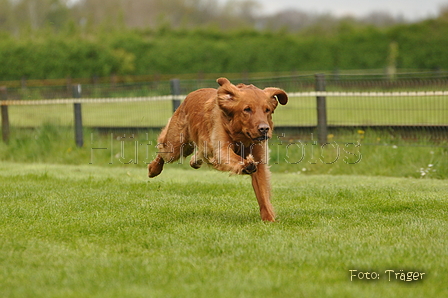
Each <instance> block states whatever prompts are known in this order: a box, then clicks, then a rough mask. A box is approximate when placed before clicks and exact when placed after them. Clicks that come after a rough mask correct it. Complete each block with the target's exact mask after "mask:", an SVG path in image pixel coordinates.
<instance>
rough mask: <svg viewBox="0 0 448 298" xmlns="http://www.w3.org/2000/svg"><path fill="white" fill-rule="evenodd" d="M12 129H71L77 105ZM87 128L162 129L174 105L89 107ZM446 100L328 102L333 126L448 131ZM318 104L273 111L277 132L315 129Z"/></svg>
mask: <svg viewBox="0 0 448 298" xmlns="http://www.w3.org/2000/svg"><path fill="white" fill-rule="evenodd" d="M9 110H10V111H9V114H10V117H9V118H10V121H11V126H13V127H36V126H38V125H42V124H44V123H53V124H56V125H63V126H68V125H73V105H70V104H58V105H38V106H11V107H10V108H9ZM82 111H83V124H84V125H85V126H87V127H161V126H164V125H165V124H166V122H167V119H168V118H169V117H171V114H172V104H171V101H156V102H122V103H101V104H100V103H85V104H83V106H82ZM447 113H448V100H447V98H446V97H442V96H426V97H346V98H344V97H328V98H327V117H328V124H329V125H447V124H448V123H447V117H446V115H447ZM316 114H317V113H316V98H314V97H296V98H294V97H292V98H290V100H289V102H288V104H287V105H286V106H284V107H283V106H280V107H279V108H278V109H276V111H275V115H274V121H275V124H276V125H278V126H313V125H316V123H317V116H316Z"/></svg>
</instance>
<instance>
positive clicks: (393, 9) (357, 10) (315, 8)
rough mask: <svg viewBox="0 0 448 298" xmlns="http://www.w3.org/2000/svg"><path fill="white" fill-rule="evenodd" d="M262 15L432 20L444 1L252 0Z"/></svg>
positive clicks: (447, 0) (446, 2)
mask: <svg viewBox="0 0 448 298" xmlns="http://www.w3.org/2000/svg"><path fill="white" fill-rule="evenodd" d="M256 1H257V2H258V3H260V4H261V5H262V7H263V10H262V11H263V13H269V12H275V11H279V10H284V9H290V8H294V9H298V10H303V11H307V12H315V13H332V14H333V15H335V16H345V15H353V16H363V15H366V14H368V13H369V12H372V11H385V12H389V13H391V14H392V15H393V16H398V15H401V16H403V17H405V18H406V19H408V20H416V19H422V18H428V17H433V16H436V15H437V14H438V12H439V8H440V6H441V5H445V6H448V0H256Z"/></svg>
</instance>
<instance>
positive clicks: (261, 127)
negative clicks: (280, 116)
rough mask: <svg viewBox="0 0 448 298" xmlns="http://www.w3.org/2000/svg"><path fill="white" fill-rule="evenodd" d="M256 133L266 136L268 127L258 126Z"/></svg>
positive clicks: (264, 125)
mask: <svg viewBox="0 0 448 298" xmlns="http://www.w3.org/2000/svg"><path fill="white" fill-rule="evenodd" d="M258 131H259V132H260V133H261V134H263V135H265V134H267V133H268V132H269V125H267V124H260V125H258Z"/></svg>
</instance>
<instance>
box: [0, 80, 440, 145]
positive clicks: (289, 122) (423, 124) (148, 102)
mask: <svg viewBox="0 0 448 298" xmlns="http://www.w3.org/2000/svg"><path fill="white" fill-rule="evenodd" d="M230 79H231V81H232V82H233V83H240V82H243V83H247V84H249V83H251V84H254V85H256V86H257V87H259V88H265V87H271V86H275V87H279V88H283V89H284V90H285V91H287V92H288V94H289V96H290V101H289V103H288V105H286V106H281V107H279V108H278V109H277V111H276V112H275V115H274V121H275V124H276V131H277V132H278V133H284V132H288V134H290V135H293V136H294V137H297V136H298V137H303V136H304V135H310V134H315V135H317V136H318V139H319V141H320V143H325V142H328V141H331V140H334V139H337V138H343V137H347V136H350V135H353V134H355V135H356V136H357V137H364V134H365V131H369V130H370V131H376V132H377V133H376V135H384V134H387V135H388V138H389V139H391V138H392V139H395V140H398V139H400V140H402V141H403V142H406V143H408V144H424V143H427V142H431V143H433V144H437V145H440V146H446V143H447V141H448V73H419V74H399V75H395V76H393V77H391V76H386V75H368V76H367V75H339V74H337V73H332V74H320V75H305V76H283V77H274V78H253V79H250V80H248V79H244V78H243V79H232V78H230ZM216 86H217V84H216V82H215V81H214V80H171V81H169V80H168V81H157V82H156V81H152V82H143V83H142V82H139V83H129V84H104V85H98V84H91V85H82V86H81V85H75V86H62V87H61V86H60V87H26V88H9V89H6V88H2V89H1V91H0V92H1V96H2V97H1V99H2V100H1V106H2V136H3V140H4V141H7V140H8V138H10V137H13V136H11V135H10V128H11V127H14V128H25V129H28V128H33V127H38V126H40V125H42V124H44V123H52V124H54V125H60V126H73V127H78V129H76V131H78V133H81V132H82V128H83V127H84V128H85V127H88V128H92V129H97V130H108V131H110V130H114V129H115V130H123V129H127V130H136V129H140V130H141V129H160V127H162V126H164V125H165V123H166V121H167V119H168V118H169V117H170V116H171V114H172V111H173V109H175V108H176V107H177V106H178V104H179V103H180V101H181V100H182V99H183V98H184V96H185V95H182V94H187V93H189V92H191V91H193V90H196V89H198V88H205V87H214V88H216ZM342 132H343V133H342ZM375 139H381V138H380V137H376V138H375ZM384 139H387V138H383V140H384ZM370 142H371V143H378V144H381V142H375V140H370ZM77 143H78V145H81V141H80V139H79V136H78V138H77Z"/></svg>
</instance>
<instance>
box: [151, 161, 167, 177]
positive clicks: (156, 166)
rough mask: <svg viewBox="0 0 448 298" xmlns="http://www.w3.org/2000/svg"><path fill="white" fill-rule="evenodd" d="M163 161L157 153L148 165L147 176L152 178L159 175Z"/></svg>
mask: <svg viewBox="0 0 448 298" xmlns="http://www.w3.org/2000/svg"><path fill="white" fill-rule="evenodd" d="M164 163H165V162H164V160H163V158H162V157H161V156H160V155H157V157H156V158H155V159H154V160H153V161H152V162H151V163H150V164H149V165H148V177H149V178H153V177H155V176H157V175H159V174H160V173H161V172H162V170H163V164H164Z"/></svg>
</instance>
